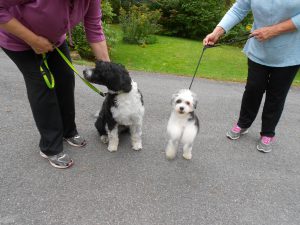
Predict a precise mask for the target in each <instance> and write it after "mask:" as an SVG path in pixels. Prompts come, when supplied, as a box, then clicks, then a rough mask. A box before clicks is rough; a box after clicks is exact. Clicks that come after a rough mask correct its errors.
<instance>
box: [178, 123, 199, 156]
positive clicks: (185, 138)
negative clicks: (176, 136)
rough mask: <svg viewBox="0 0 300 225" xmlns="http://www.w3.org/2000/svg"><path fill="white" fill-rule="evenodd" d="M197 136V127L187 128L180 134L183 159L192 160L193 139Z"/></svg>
mask: <svg viewBox="0 0 300 225" xmlns="http://www.w3.org/2000/svg"><path fill="white" fill-rule="evenodd" d="M196 135H197V127H195V126H194V125H190V126H187V127H186V128H185V129H184V131H183V134H182V139H181V141H182V143H183V155H182V156H183V158H185V159H188V160H190V159H192V148H193V143H194V139H195V137H196Z"/></svg>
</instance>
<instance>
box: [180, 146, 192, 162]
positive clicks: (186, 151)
mask: <svg viewBox="0 0 300 225" xmlns="http://www.w3.org/2000/svg"><path fill="white" fill-rule="evenodd" d="M192 148H193V144H192V143H189V144H184V145H183V155H182V156H183V158H185V159H188V160H189V159H192Z"/></svg>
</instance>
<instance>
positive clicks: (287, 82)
mask: <svg viewBox="0 0 300 225" xmlns="http://www.w3.org/2000/svg"><path fill="white" fill-rule="evenodd" d="M298 70H299V65H297V66H288V67H269V66H264V65H260V64H257V63H255V62H253V61H251V60H250V59H248V79H247V83H246V87H245V91H244V94H243V99H242V105H241V111H240V117H239V120H238V126H239V127H241V128H249V127H250V126H251V124H252V123H253V121H254V120H255V117H256V115H257V113H258V110H259V107H260V104H261V100H262V98H263V95H264V93H266V97H265V103H264V106H263V112H262V118H261V119H262V125H261V135H264V136H268V137H273V136H274V135H275V128H276V126H277V124H278V121H279V119H280V117H281V114H282V111H283V107H284V103H285V99H286V96H287V94H288V91H289V89H290V87H291V84H292V82H293V80H294V78H295V76H296V74H297V72H298Z"/></svg>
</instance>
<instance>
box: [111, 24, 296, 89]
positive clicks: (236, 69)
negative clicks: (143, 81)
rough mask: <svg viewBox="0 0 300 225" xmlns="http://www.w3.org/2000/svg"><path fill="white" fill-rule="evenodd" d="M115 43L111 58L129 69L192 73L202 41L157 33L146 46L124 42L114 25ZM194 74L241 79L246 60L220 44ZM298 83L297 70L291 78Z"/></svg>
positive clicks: (237, 52) (238, 51) (207, 54)
mask: <svg viewBox="0 0 300 225" xmlns="http://www.w3.org/2000/svg"><path fill="white" fill-rule="evenodd" d="M112 29H114V30H116V32H117V33H118V42H117V44H116V45H115V47H114V48H113V50H112V51H111V59H112V61H114V62H117V63H121V64H123V65H125V66H126V68H127V69H129V70H138V71H147V72H155V73H166V74H176V75H183V76H192V75H193V74H194V71H195V68H196V66H197V62H198V59H199V57H200V54H201V51H202V43H201V41H193V40H188V39H182V38H173V37H165V36H157V38H158V43H156V44H153V45H147V46H138V45H131V44H126V43H124V42H123V41H122V37H121V32H120V30H119V28H118V27H117V26H113V27H112ZM197 77H202V78H208V79H215V80H226V81H238V82H243V81H245V80H246V77H247V59H246V57H245V55H244V54H243V53H242V49H241V48H238V47H231V46H221V47H217V48H211V49H207V50H206V51H205V52H204V55H203V58H202V61H201V64H200V67H199V69H198V72H197ZM294 85H300V73H298V74H297V77H296V79H295V81H294Z"/></svg>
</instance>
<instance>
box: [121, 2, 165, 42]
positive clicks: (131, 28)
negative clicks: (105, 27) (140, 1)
mask: <svg viewBox="0 0 300 225" xmlns="http://www.w3.org/2000/svg"><path fill="white" fill-rule="evenodd" d="M160 17H161V13H160V11H159V10H154V11H150V10H149V8H148V7H147V6H146V5H140V6H136V5H133V6H132V7H130V9H129V10H128V11H126V10H124V9H123V8H121V10H120V17H119V20H120V24H121V28H122V31H123V33H124V36H123V40H124V41H125V42H127V43H132V44H153V43H155V42H156V41H157V40H156V38H155V36H153V34H155V33H157V32H158V31H159V30H160V25H159V24H158V20H159V18H160Z"/></svg>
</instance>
